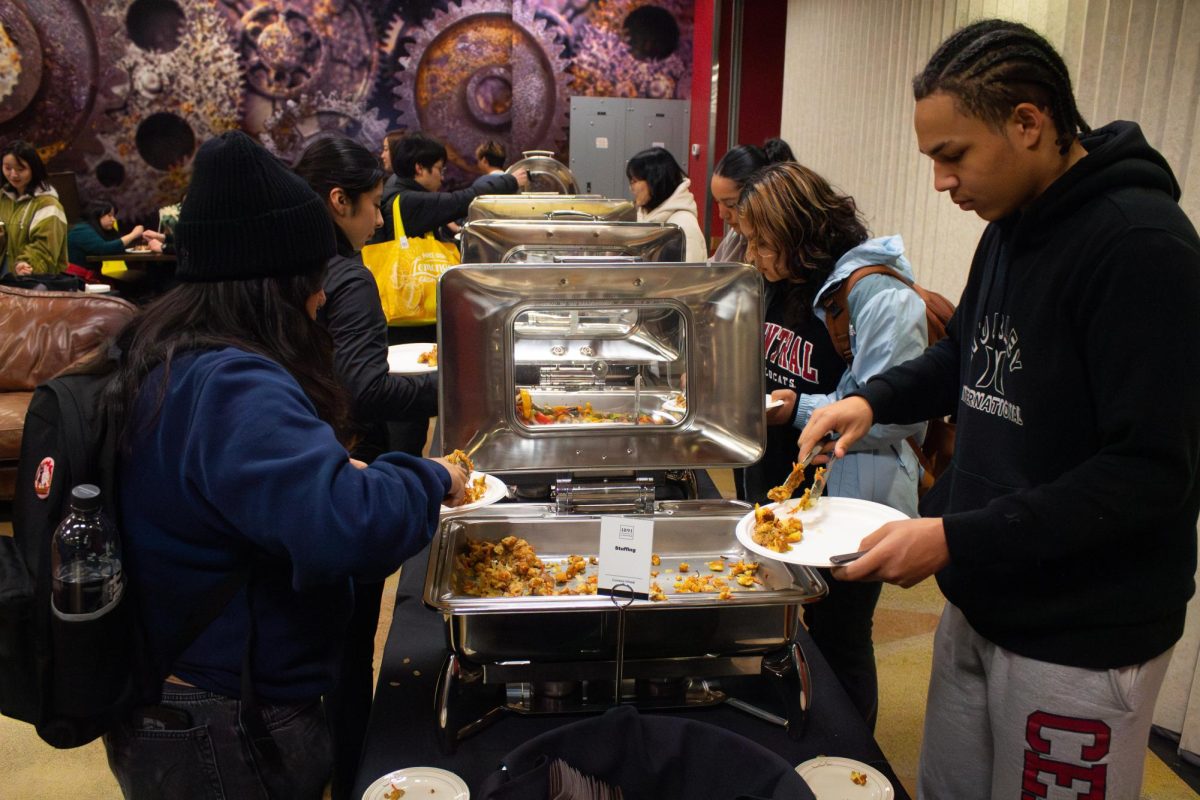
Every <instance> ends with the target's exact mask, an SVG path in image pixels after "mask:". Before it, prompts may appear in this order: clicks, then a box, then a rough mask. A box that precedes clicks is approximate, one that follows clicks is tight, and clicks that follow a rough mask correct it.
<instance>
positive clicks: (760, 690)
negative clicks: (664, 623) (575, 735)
mask: <svg viewBox="0 0 1200 800" xmlns="http://www.w3.org/2000/svg"><path fill="white" fill-rule="evenodd" d="M427 558H428V550H426V551H425V552H423V553H420V554H418V555H417V556H414V557H413V558H412V559H410V560H409V562H408V563H407V564H405V566H404V570H403V572H402V573H401V575H400V585H399V589H398V591H397V594H396V606H395V611H394V614H393V617H392V625H391V628H390V629H389V632H388V637H387V643H386V645H385V647H384V649H383V656H382V663H381V666H380V670H379V681H378V686H377V688H376V690H375V700H374V704H373V706H372V709H371V719H370V722H369V724H368V728H367V736H366V741H365V742H364V745H363V755H362V761H361V762H360V765H359V771H358V777H357V780H356V781H355V790H354V795H353V796H354V797H361V796H362V793H363V792H364V791H365V790H366V788H367V786H368V785H370V783H371V782H372V781H374V780H375V779H376V778H378V777H379V776H380V775H383V774H385V773H388V772H391V771H392V770H397V769H403V768H405V767H414V766H432V767H440V768H442V769H448V770H450V771H451V772H454V773H456V774H457V775H459V776H461V777H462V779H463V780H465V781H466V782H467V785H468V786H469V787H470V789H471V791H472V793H477V792H478V791H479V790H480V787H481V786H482V784H483V782H484V781H485V780H486V779H487V777H488V776H489V775H491V774H492V773H493V772H494V771H495V770H496V769H497V768H498V767H499V765H500V763H501V759H502V758H503V757H504V756H505V755H507V754H508V753H509V752H510V751H511V750H512V749H513V748H514V747H515V746H516V745H517V744H518V743H520V742H524V741H528V740H529V739H532V738H533V737H535V736H537V735H539V734H541V733H544V732H546V731H548V730H551V729H553V728H557V727H559V726H561V725H565V724H568V723H570V722H572V721H573V720H574V719H577V718H576V717H570V716H556V715H518V714H512V715H509V716H508V717H507V718H506V719H504V720H503V721H501V722H500V723H499V724H496V725H493V726H492V727H490V728H488V729H486V730H483V731H481V732H479V733H478V734H477V735H475V736H472V737H470V738H468V739H465V740H463V741H461V742H460V743H459V745H458V748H457V750H455V752H453V753H447V752H444V751H443V750H442V748H441V746H440V744H439V733H438V731H439V730H440V729H439V725H438V718H437V710H436V708H435V704H434V703H433V702H432V701H431V698H432V697H433V696H434V693H435V688H436V684H437V680H438V675H439V670H440V668H441V667H442V664H443V662H444V660H445V657H446V646H445V627H444V625H443V621H442V618H441V616H440V615H438V614H435V613H432V612H430V611H429V609H428V608H426V607H425V605H424V604H423V602H422V595H423V593H424V582H425V575H426V561H427ZM796 643H797V644H798V645H799V646H800V648H801V649H802V650H803V651H804V653H805V656H806V660H807V663H808V668H809V670H810V673H811V684H810V685H811V689H812V695H811V697H810V703H809V709H808V716H807V723H806V725H805V730H804V735H803V736H802V737H801V738H800V739H791V738H789V737H788V736H787V734H786V732H785V731H784V729H783V728H782V727H780V726H778V725H775V724H772V723H770V722H766V721H764V720H761V719H758V718H756V717H753V716H751V715H748V714H745V713H742V712H741V711H739V710H737V709H736V708H733V707H731V706H729V705H727V704H721V705H716V706H711V707H707V708H699V709H690V710H685V711H657V712H653V713H661V714H666V715H671V716H683V715H687V716H690V717H691V718H693V719H697V720H700V721H702V722H708V723H710V724H713V725H718V726H720V727H722V728H725V729H727V730H730V731H733V732H735V733H738V734H740V735H742V736H745V737H747V738H748V739H751V740H753V741H755V742H757V743H759V744H761V745H763V746H764V747H767V748H768V749H770V750H772V751H774V752H776V753H779V754H780V755H781V756H783V757H784V758H786V759H788V760H789V761H791V762H792V763H793V764H800V763H801V762H803V761H806V760H808V759H810V758H814V757H816V756H818V755H831V756H842V757H846V758H853V759H857V760H859V761H863V762H866V763H867V764H870V765H871V766H873V767H875V768H876V769H878V770H879V771H880V772H882V773H883V774H884V775H885V776H886V777H887V778H888V780H889V781H891V783H892V785H893V787H895V790H896V797H897V798H898V800H909V795H908V794H907V793H906V792H905V790H904V787H903V786H902V785H901V784H900V781H899V779H898V778H897V777H896V775H895V773H894V772H893V770H892V768H891V766H890V765H889V764H888V762H887V760H886V758H885V757H884V755H883V753H882V752H881V751H880V749H879V746H878V744H876V742H875V740H874V738H873V737H872V734H871V730H870V729H869V728H868V727H867V724H866V722H864V721H863V719H862V717H861V716H860V715H859V714H858V712H857V711H856V710H855V708H854V705H853V703H851V701H850V698H849V697H848V696H847V695H846V693H845V691H844V690H843V689H842V687H841V684H840V683H838V681H837V678H836V677H835V676H834V674H833V672H832V670H831V669H830V668H829V665H828V664H827V663H826V661H825V659H824V657H823V656H822V655H821V653H820V651H818V650H817V648H816V646H815V645H814V644H813V643H812V640H811V639H810V638H809V637H808V634H807V633H806V632H805V631H804V630H803V629H801V630H800V631H798V632H797V635H796ZM723 683H724V685H725V690H726V691H727V692H729V693H730V694H731V695H733V696H735V697H736V698H738V699H742V700H745V701H747V702H749V703H751V704H753V705H755V706H758V707H760V708H762V709H765V710H767V711H769V712H771V713H774V714H780V715H781V714H783V713H784V709H783V707H782V705H781V704H780V702H779V700H778V698H776V697H775V695H774V693H773V691H772V690H771V688H770V687H769V686H768V685H767V684H766V682H765V681H763V680H762V679H761V678H760V677H759V676H757V675H754V676H749V677H747V678H743V679H729V680H726V681H724V682H723ZM596 746H597V747H615V746H619V743H608V742H597V743H596ZM736 768H737V765H736V764H716V765H714V769H736Z"/></svg>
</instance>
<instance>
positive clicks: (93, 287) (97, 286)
mask: <svg viewBox="0 0 1200 800" xmlns="http://www.w3.org/2000/svg"><path fill="white" fill-rule="evenodd" d="M83 290H84V291H85V292H90V293H91V294H106V293H107V292H111V291H112V287H111V286H109V285H108V284H107V283H85V284H84V285H83Z"/></svg>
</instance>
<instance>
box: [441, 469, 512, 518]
mask: <svg viewBox="0 0 1200 800" xmlns="http://www.w3.org/2000/svg"><path fill="white" fill-rule="evenodd" d="M480 475H482V476H483V481H484V483H485V484H486V485H487V491H486V492H484V493H483V497H481V498H479V499H478V500H476V501H475V502H474V503H467V504H466V505H461V506H442V513H443V514H450V513H455V514H457V513H458V512H459V511H470V510H471V509H472V508H482V507H483V506H490V505H491V504H492V503H498V502H500V501H501V500H503V499H504V497H505V495H507V494H508V487H507V486H505V485H504V481H502V480H500V479H499V478H497V477H496V476H495V475H488V474H487V473H486V472H472V473H471V480H475V479H476V478H477V477H479V476H480Z"/></svg>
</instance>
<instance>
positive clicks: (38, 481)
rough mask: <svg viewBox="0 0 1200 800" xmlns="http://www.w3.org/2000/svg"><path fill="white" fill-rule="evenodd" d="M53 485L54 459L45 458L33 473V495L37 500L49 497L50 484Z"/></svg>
mask: <svg viewBox="0 0 1200 800" xmlns="http://www.w3.org/2000/svg"><path fill="white" fill-rule="evenodd" d="M52 483H54V459H53V458H50V456H46V457H45V458H43V459H42V463H40V464H38V468H37V472H35V473H33V493H34V494H36V495H37V496H38V499H39V500H45V499H46V498H47V497H49V496H50V484H52Z"/></svg>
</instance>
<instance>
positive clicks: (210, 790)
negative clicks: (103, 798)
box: [104, 683, 333, 800]
mask: <svg viewBox="0 0 1200 800" xmlns="http://www.w3.org/2000/svg"><path fill="white" fill-rule="evenodd" d="M240 705H241V703H240V702H239V701H238V700H234V699H231V698H228V697H224V696H221V695H217V694H213V693H212V692H206V691H204V690H203V689H193V688H191V687H188V686H178V685H175V684H170V683H168V684H164V685H163V697H162V702H161V703H160V704H159V705H157V706H151V707H149V708H146V709H142V710H141V711H140V712H138V713H136V714H135V715H134V717H133V719H132V720H131V721H130V722H127V723H125V724H122V725H120V726H118V727H117V728H116V729H114V730H113V731H112V732H111V733H109V734H107V735H105V737H104V747H105V749H106V750H107V751H108V765H109V767H110V768H111V769H112V771H113V774H114V775H115V776H116V778H117V783H119V784H120V786H121V791H122V793H123V794H124V795H125V797H126V798H128V800H160V798H161V800H175V799H176V798H181V797H186V798H189V800H258V798H272V797H288V798H299V799H300V800H304V799H305V798H311V799H312V800H319V799H320V797H321V794H322V792H323V791H324V790H325V784H326V782H327V781H328V780H329V774H330V769H331V766H332V763H333V753H332V748H331V746H330V740H329V730H328V728H327V727H326V724H325V713H324V710H323V709H322V707H321V702H320V701H319V700H314V701H310V702H307V703H298V704H295V705H271V706H268V705H263V706H262V707H261V710H262V716H263V721H264V722H265V723H266V726H267V729H268V730H269V731H270V732H271V738H272V739H273V740H274V741H275V744H276V745H277V746H278V748H279V753H280V756H281V758H282V764H281V765H280V767H279V768H277V769H275V770H269V769H267V768H266V767H265V765H263V764H262V763H260V759H258V758H256V757H255V755H254V753H253V752H252V751H251V748H250V746H249V744H248V739H247V737H246V735H245V734H244V733H243V732H242V730H241V726H240V725H239V723H238V710H239V707H240Z"/></svg>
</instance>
